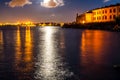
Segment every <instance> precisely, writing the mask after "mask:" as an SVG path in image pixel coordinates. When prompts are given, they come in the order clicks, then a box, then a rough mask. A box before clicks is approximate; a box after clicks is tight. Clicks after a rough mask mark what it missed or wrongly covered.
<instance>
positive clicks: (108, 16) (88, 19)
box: [76, 3, 120, 23]
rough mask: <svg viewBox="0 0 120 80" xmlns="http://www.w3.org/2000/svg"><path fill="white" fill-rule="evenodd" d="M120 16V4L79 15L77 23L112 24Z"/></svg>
mask: <svg viewBox="0 0 120 80" xmlns="http://www.w3.org/2000/svg"><path fill="white" fill-rule="evenodd" d="M118 16H120V3H119V4H116V5H110V6H105V7H101V8H96V9H93V10H91V11H88V12H85V13H83V14H81V15H77V17H76V22H77V23H93V22H111V21H114V20H115V18H116V17H118Z"/></svg>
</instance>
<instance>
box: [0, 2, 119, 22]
mask: <svg viewBox="0 0 120 80" xmlns="http://www.w3.org/2000/svg"><path fill="white" fill-rule="evenodd" d="M116 3H120V0H0V23H2V22H17V21H28V20H30V21H33V22H73V21H75V18H76V13H79V14H80V13H83V12H85V11H88V10H91V9H94V8H98V7H102V6H106V5H110V4H116Z"/></svg>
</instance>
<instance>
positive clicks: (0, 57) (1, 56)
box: [0, 31, 4, 59]
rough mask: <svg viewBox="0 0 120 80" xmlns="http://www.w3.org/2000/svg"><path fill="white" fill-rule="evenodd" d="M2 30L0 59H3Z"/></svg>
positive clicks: (1, 35) (0, 33) (0, 34)
mask: <svg viewBox="0 0 120 80" xmlns="http://www.w3.org/2000/svg"><path fill="white" fill-rule="evenodd" d="M3 43H4V42H3V32H2V31H0V59H3Z"/></svg>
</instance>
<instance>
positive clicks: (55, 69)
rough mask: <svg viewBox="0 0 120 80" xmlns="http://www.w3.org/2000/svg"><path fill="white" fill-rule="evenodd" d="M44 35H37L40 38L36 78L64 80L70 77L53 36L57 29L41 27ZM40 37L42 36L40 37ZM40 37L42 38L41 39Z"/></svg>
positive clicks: (70, 74) (70, 73)
mask: <svg viewBox="0 0 120 80" xmlns="http://www.w3.org/2000/svg"><path fill="white" fill-rule="evenodd" d="M41 30H42V33H44V35H42V36H40V37H38V38H39V39H40V41H41V42H40V44H39V50H40V51H39V54H38V55H37V56H38V62H37V63H36V65H37V66H38V69H37V70H36V75H37V76H36V78H37V79H42V80H65V78H66V77H71V76H72V74H73V73H72V72H69V70H68V69H67V68H65V62H63V61H62V57H61V56H60V54H58V53H59V46H58V45H59V42H58V40H57V39H56V38H55V37H56V36H57V35H56V33H57V32H58V30H59V29H57V28H56V29H53V28H51V27H46V28H44V29H41ZM41 37H42V38H41ZM41 39H42V40H41Z"/></svg>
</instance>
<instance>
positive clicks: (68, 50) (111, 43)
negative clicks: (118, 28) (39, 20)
mask: <svg viewBox="0 0 120 80" xmlns="http://www.w3.org/2000/svg"><path fill="white" fill-rule="evenodd" d="M113 65H120V33H119V32H109V31H100V30H81V29H63V28H60V27H44V28H41V27H36V28H32V29H31V28H29V27H28V28H18V29H14V30H13V29H5V30H0V80H120V71H118V70H116V69H114V68H113Z"/></svg>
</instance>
